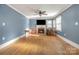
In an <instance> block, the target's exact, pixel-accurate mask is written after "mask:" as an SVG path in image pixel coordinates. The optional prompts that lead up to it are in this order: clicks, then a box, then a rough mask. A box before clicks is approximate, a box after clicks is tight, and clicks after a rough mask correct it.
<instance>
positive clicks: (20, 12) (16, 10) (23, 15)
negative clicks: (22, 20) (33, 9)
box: [6, 4, 28, 18]
mask: <svg viewBox="0 0 79 59" xmlns="http://www.w3.org/2000/svg"><path fill="white" fill-rule="evenodd" d="M6 5H7V6H9V7H10V8H12V9H13V10H15V11H16V12H18V13H20V14H21V15H23V16H25V17H26V18H28V17H27V15H25V14H23V13H22V12H21V11H19V10H17V9H16V8H14V7H13V6H12V5H10V4H6Z"/></svg>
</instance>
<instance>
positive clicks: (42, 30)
mask: <svg viewBox="0 0 79 59" xmlns="http://www.w3.org/2000/svg"><path fill="white" fill-rule="evenodd" d="M36 29H37V34H46V26H45V25H37V27H36Z"/></svg>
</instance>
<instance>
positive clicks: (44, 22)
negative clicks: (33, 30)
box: [37, 20, 46, 25]
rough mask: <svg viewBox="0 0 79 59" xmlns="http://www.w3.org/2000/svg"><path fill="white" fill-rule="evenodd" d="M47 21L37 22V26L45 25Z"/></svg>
mask: <svg viewBox="0 0 79 59" xmlns="http://www.w3.org/2000/svg"><path fill="white" fill-rule="evenodd" d="M45 24H46V20H37V25H45Z"/></svg>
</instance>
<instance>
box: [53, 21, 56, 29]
mask: <svg viewBox="0 0 79 59" xmlns="http://www.w3.org/2000/svg"><path fill="white" fill-rule="evenodd" d="M55 27H56V22H55V20H53V28H55Z"/></svg>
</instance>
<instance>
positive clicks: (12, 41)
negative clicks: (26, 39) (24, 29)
mask: <svg viewBox="0 0 79 59" xmlns="http://www.w3.org/2000/svg"><path fill="white" fill-rule="evenodd" d="M23 36H25V35H24V34H23V35H21V36H20V37H17V38H15V39H12V40H10V41H8V42H6V43H4V44H1V45H0V49H2V48H4V47H6V46H8V45H10V44H12V43H14V42H16V40H18V39H19V38H22V37H23Z"/></svg>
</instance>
